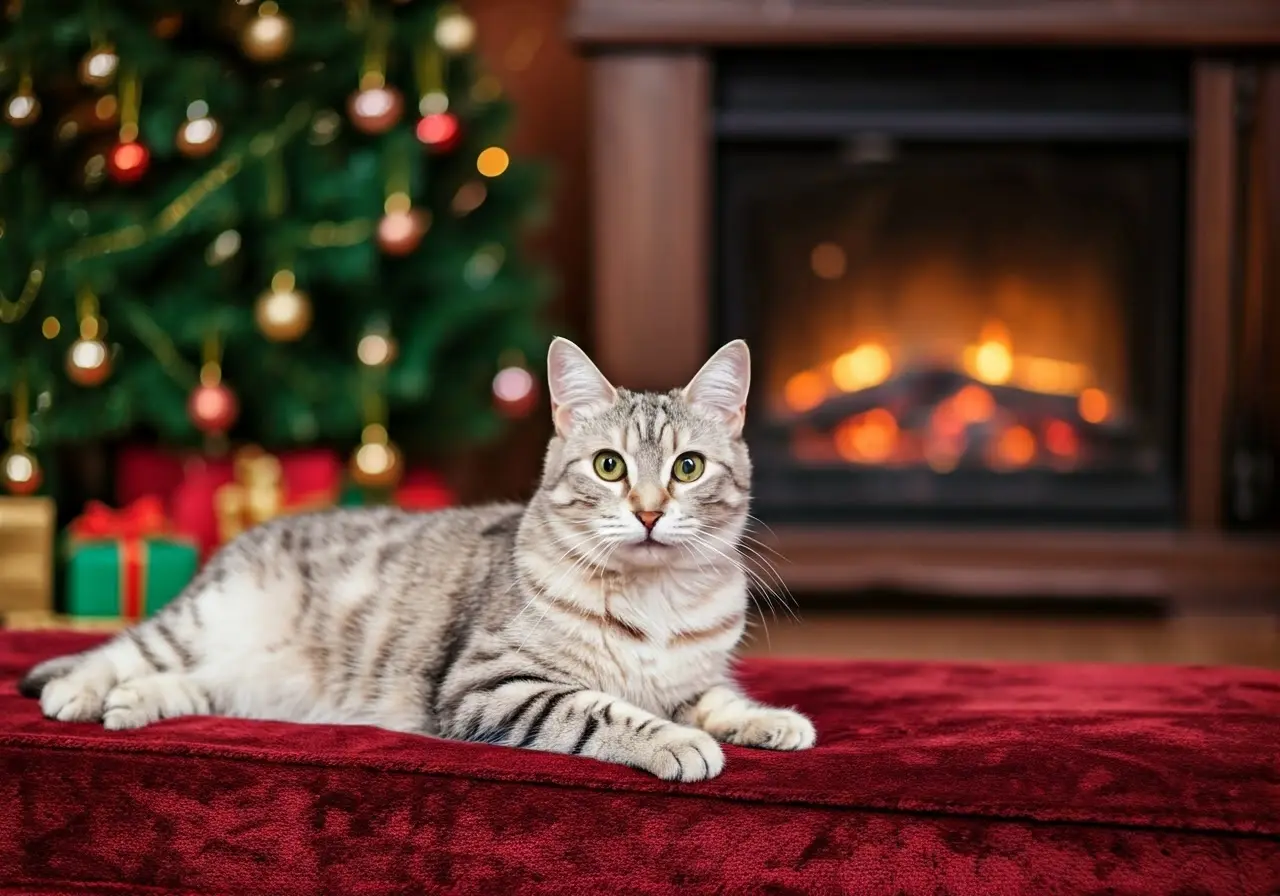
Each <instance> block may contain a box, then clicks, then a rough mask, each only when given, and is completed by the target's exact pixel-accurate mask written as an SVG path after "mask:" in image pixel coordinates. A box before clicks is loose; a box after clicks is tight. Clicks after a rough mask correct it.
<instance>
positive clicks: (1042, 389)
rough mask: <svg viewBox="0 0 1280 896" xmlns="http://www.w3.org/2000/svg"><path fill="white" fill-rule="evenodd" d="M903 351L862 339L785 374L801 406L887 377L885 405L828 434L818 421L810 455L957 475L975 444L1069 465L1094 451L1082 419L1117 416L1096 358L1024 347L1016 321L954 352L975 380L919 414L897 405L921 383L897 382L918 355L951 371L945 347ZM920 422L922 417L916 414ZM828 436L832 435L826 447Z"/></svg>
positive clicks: (926, 366) (1030, 460)
mask: <svg viewBox="0 0 1280 896" xmlns="http://www.w3.org/2000/svg"><path fill="white" fill-rule="evenodd" d="M895 351H897V349H895V348H893V347H891V346H890V345H888V344H884V343H881V342H875V341H862V342H859V343H857V344H855V345H854V346H853V347H852V348H850V349H849V350H848V351H845V352H844V353H842V354H840V355H838V356H836V358H835V360H833V361H830V362H828V363H825V364H820V365H817V366H814V367H811V368H809V369H807V370H802V371H800V372H799V373H796V374H794V375H793V376H791V378H790V379H788V380H787V381H786V383H785V387H784V389H783V395H782V397H783V400H784V401H785V404H786V406H787V407H788V408H789V409H790V410H791V411H792V412H795V413H804V412H806V411H810V410H813V409H814V408H817V407H819V406H820V405H823V404H824V403H826V402H838V401H843V400H846V399H844V398H842V396H853V395H856V394H857V393H860V392H867V390H871V389H874V388H876V387H878V386H882V385H884V384H886V383H888V384H889V385H888V386H887V387H886V388H887V389H888V390H889V391H887V392H886V393H885V398H884V399H881V398H880V397H879V396H877V397H876V398H874V399H871V401H875V402H876V404H881V403H882V402H883V404H884V405H887V406H877V407H873V408H872V409H871V410H866V411H863V412H861V413H852V414H851V415H850V416H848V417H846V418H845V419H844V420H843V421H841V422H840V423H839V424H837V425H836V426H835V428H834V430H828V431H827V432H828V433H829V435H827V436H823V435H822V434H821V431H820V429H813V430H806V431H807V432H809V436H808V439H809V442H807V443H806V444H807V446H808V447H807V448H805V451H806V452H807V453H808V454H809V455H812V456H813V457H814V458H817V457H819V456H821V454H822V452H823V451H825V452H827V454H826V456H827V457H828V458H830V457H831V456H832V455H831V452H832V451H834V455H835V456H838V457H840V458H842V459H843V460H845V461H847V462H849V463H856V464H892V465H910V464H919V463H923V464H927V465H928V466H929V468H930V469H932V470H933V471H934V472H937V473H950V472H951V471H953V470H955V469H957V467H958V466H959V465H960V464H961V463H962V462H963V461H964V458H965V457H966V456H968V454H969V453H970V451H971V450H972V451H977V452H979V456H981V457H982V458H983V459H984V462H985V463H986V464H988V465H989V466H990V467H992V468H993V469H997V470H1006V471H1011V470H1020V469H1024V468H1026V467H1028V466H1031V465H1032V464H1036V463H1047V464H1051V465H1052V466H1054V467H1056V468H1058V469H1060V470H1062V469H1069V468H1071V467H1073V466H1074V465H1075V464H1076V463H1077V462H1078V461H1079V460H1080V459H1081V457H1082V455H1083V456H1088V455H1087V449H1083V450H1082V447H1081V445H1082V439H1083V438H1084V436H1083V430H1081V429H1080V428H1079V427H1081V426H1086V425H1090V424H1092V425H1097V424H1100V423H1102V422H1103V421H1105V420H1107V419H1109V418H1110V417H1111V416H1112V415H1113V414H1114V409H1113V404H1112V402H1113V399H1112V397H1111V396H1110V395H1108V393H1107V392H1105V391H1103V389H1102V388H1100V387H1099V386H1098V385H1096V381H1095V376H1096V374H1095V372H1094V371H1093V370H1092V369H1091V368H1090V367H1089V366H1088V365H1085V364H1081V363H1077V362H1074V361H1067V360H1063V359H1060V358H1050V357H1041V356H1039V355H1033V354H1019V353H1018V352H1016V351H1015V344H1014V339H1013V337H1012V335H1011V334H1010V331H1009V327H1008V326H1007V325H1006V324H1005V323H1004V322H1003V321H1000V320H996V319H991V320H988V321H987V322H986V323H985V324H984V325H983V326H982V328H981V329H980V330H979V332H978V333H977V334H976V339H974V341H973V342H970V343H969V344H967V345H965V346H963V348H960V350H959V352H958V356H956V357H955V361H954V368H952V370H951V372H954V373H963V374H966V375H967V377H968V379H969V380H970V381H969V382H968V383H961V384H959V385H958V387H957V388H956V390H955V392H953V393H952V394H950V395H946V396H945V397H942V398H940V399H937V398H932V399H926V400H928V401H930V402H936V403H933V404H932V406H931V407H928V406H926V407H921V408H920V410H921V411H922V412H923V414H922V415H921V416H920V417H918V418H916V417H913V415H912V413H911V411H910V410H904V409H903V408H902V407H901V406H900V405H899V404H898V403H897V402H900V401H906V402H908V403H910V402H911V401H912V400H913V399H912V397H911V396H912V395H913V390H914V389H915V388H916V387H915V385H913V381H911V380H904V383H903V385H902V387H901V388H900V389H899V388H897V384H895V383H894V382H893V380H894V378H895V377H896V376H899V375H902V374H903V373H904V372H906V371H909V370H910V369H911V368H912V365H913V364H917V363H920V364H921V366H920V368H919V369H921V370H923V371H926V372H928V371H930V370H942V371H945V370H946V368H947V362H946V354H945V353H943V354H941V355H935V356H931V360H928V361H925V362H923V363H921V362H920V361H919V359H918V358H914V357H912V356H911V354H910V353H909V352H907V351H906V350H902V351H903V354H902V356H901V357H895ZM939 358H941V359H942V361H941V364H939V360H938V359H939ZM923 382H925V383H928V382H930V381H929V380H925V381H923ZM925 388H928V387H927V386H925ZM1014 393H1021V397H1019V396H1018V395H1017V394H1014ZM1026 393H1034V394H1036V395H1040V396H1044V397H1045V399H1046V401H1048V403H1046V404H1043V405H1037V404H1032V405H1027V402H1028V401H1033V399H1032V398H1031V397H1030V396H1028V395H1027V394H1026ZM1063 399H1065V400H1066V402H1074V404H1075V412H1076V414H1078V417H1077V416H1073V415H1072V414H1070V413H1069V411H1068V408H1069V407H1070V404H1067V406H1066V407H1064V406H1063ZM868 403H870V401H868ZM834 406H835V405H833V407H834ZM863 407H866V405H865V404H864V405H863ZM891 407H892V408H895V410H890V408H891ZM854 408H856V402H855V404H854ZM851 410H852V409H851ZM913 420H918V422H909V421H913ZM824 439H829V441H825V448H824V447H823V440H824ZM797 450H798V449H797Z"/></svg>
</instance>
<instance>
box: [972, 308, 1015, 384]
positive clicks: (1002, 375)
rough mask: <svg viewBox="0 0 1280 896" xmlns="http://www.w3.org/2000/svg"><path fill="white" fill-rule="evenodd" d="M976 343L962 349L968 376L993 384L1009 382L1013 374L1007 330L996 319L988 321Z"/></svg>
mask: <svg viewBox="0 0 1280 896" xmlns="http://www.w3.org/2000/svg"><path fill="white" fill-rule="evenodd" d="M978 340H979V342H978V344H977V345H971V346H969V347H968V348H966V349H965V351H964V358H963V362H964V368H965V370H966V371H967V372H968V374H969V375H970V376H972V377H973V378H974V379H976V380H981V381H982V382H984V383H990V384H991V385H993V386H1000V385H1003V384H1004V383H1007V382H1009V378H1010V377H1012V376H1013V350H1012V344H1013V343H1012V340H1011V339H1010V337H1009V330H1008V328H1007V327H1005V325H1004V324H1003V323H1001V322H1000V321H998V320H993V321H988V322H987V323H986V324H985V325H984V326H983V328H982V332H981V333H980V334H979V335H978Z"/></svg>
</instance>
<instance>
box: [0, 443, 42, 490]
mask: <svg viewBox="0 0 1280 896" xmlns="http://www.w3.org/2000/svg"><path fill="white" fill-rule="evenodd" d="M43 480H44V476H43V475H42V474H41V472H40V462H39V461H37V460H36V458H35V455H33V454H32V453H31V452H30V451H28V450H27V449H26V448H23V447H17V448H13V449H11V450H10V451H9V452H8V453H7V454H5V455H4V456H3V457H0V481H3V482H4V487H5V488H6V489H7V490H8V492H9V494H11V495H32V494H35V492H36V491H37V490H38V489H39V488H40V483H41V482H42V481H43Z"/></svg>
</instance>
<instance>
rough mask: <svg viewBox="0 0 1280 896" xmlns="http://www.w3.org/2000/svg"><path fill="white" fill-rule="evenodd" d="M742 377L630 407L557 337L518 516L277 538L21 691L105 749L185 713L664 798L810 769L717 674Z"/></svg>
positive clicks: (739, 507) (295, 520) (742, 604)
mask: <svg viewBox="0 0 1280 896" xmlns="http://www.w3.org/2000/svg"><path fill="white" fill-rule="evenodd" d="M750 368H751V361H750V354H749V352H748V349H747V346H746V344H745V343H744V342H742V341H740V340H739V341H735V342H730V343H729V344H727V345H725V346H724V347H723V348H721V349H720V350H719V351H718V352H716V353H715V354H714V355H713V356H712V357H711V358H710V360H708V361H707V362H706V364H705V365H704V366H703V367H702V369H701V370H700V371H699V372H698V374H697V375H696V376H695V377H694V378H693V379H692V380H691V381H690V382H689V384H688V385H687V386H686V387H685V388H684V389H676V390H673V391H670V392H667V393H663V394H659V393H650V392H631V391H627V390H625V389H621V388H615V387H614V386H613V385H612V384H610V382H609V381H608V380H607V379H606V378H605V377H604V375H603V374H601V372H600V371H599V369H597V367H596V366H595V364H593V363H592V361H591V360H590V358H588V357H587V355H586V354H585V353H584V352H583V351H582V349H580V348H578V346H576V345H574V344H573V343H572V342H570V341H568V340H566V339H563V338H557V339H556V340H555V341H554V342H553V343H552V344H551V346H550V349H549V351H548V356H547V383H548V387H549V391H550V394H551V409H552V416H553V419H554V429H555V431H554V435H553V436H552V438H551V440H550V443H549V445H548V448H547V452H546V458H545V464H544V468H543V473H542V479H541V484H540V486H539V488H538V490H537V492H536V494H535V495H534V497H533V498H532V500H531V501H530V502H529V503H528V505H527V506H520V505H516V504H497V505H491V506H484V507H476V508H468V509H448V510H442V511H437V512H433V513H409V512H405V511H402V510H398V509H394V508H388V507H378V508H355V509H338V510H329V511H320V512H315V513H309V514H303V515H298V516H292V517H284V518H278V519H275V520H272V521H270V522H268V523H265V524H263V525H261V526H259V527H257V528H255V529H252V530H250V531H248V532H246V533H244V534H242V535H240V536H239V537H238V538H237V539H235V540H234V541H232V542H231V543H229V544H228V545H226V546H225V547H224V548H222V549H221V550H220V551H219V552H218V553H217V554H216V555H215V556H214V557H213V558H212V559H211V560H210V562H209V563H208V564H207V565H206V566H205V567H204V568H203V569H202V570H201V572H200V573H199V574H198V575H197V577H196V578H195V579H194V580H193V581H192V582H191V583H190V585H189V586H188V587H187V588H186V589H185V590H184V592H183V593H182V594H181V595H179V597H178V598H176V599H175V600H174V601H173V602H172V603H171V604H169V605H168V606H166V607H165V608H164V609H163V610H161V611H160V612H159V613H158V614H157V615H155V616H154V617H152V618H150V619H147V620H145V621H143V622H141V623H139V624H137V625H135V626H134V627H132V628H129V629H127V630H125V631H123V632H122V633H120V634H119V635H118V636H116V637H115V638H114V639H112V640H110V641H108V642H106V643H105V644H103V645H101V646H99V647H95V648H93V649H90V650H87V651H85V652H83V653H80V654H76V655H73V656H67V657H60V658H57V659H53V660H49V661H46V662H43V663H41V664H39V665H37V666H36V667H35V668H33V669H32V670H31V671H30V672H29V673H28V674H27V676H26V677H25V678H24V680H23V681H22V682H21V684H20V688H19V689H20V691H21V692H22V693H23V694H24V695H26V696H29V697H38V698H39V700H40V705H41V709H42V710H43V712H44V714H45V715H46V716H48V717H49V718H52V719H57V720H60V721H66V722H77V721H101V722H102V723H103V724H104V725H105V726H106V727H107V728H110V729H127V728H137V727H140V726H143V725H147V724H150V723H152V722H155V721H157V720H160V719H171V718H175V717H178V716H185V715H193V714H198V715H222V716H231V717H238V718H245V719H274V720H282V721H290V722H303V723H327V724H364V725H373V726H378V727H381V728H386V729H391V730H395V731H404V732H414V733H418V734H423V735H431V736H437V737H444V738H452V739H458V740H466V741H480V742H486V743H491V744H503V745H508V746H513V747H525V748H531V749H534V750H543V751H551V752H557V753H568V754H575V755H582V756H587V757H593V758H595V759H598V760H603V761H605V762H612V763H619V764H622V765H627V766H631V767H634V768H637V769H642V770H644V771H647V772H650V773H652V774H654V775H657V776H658V777H660V778H663V779H666V780H673V781H699V780H703V779H707V778H713V777H715V776H716V775H718V774H719V773H720V772H721V770H722V769H723V767H724V754H723V752H722V750H721V748H720V745H719V742H726V743H732V744H739V745H742V746H747V747H762V748H766V749H774V750H798V749H805V748H808V747H812V746H813V745H814V742H815V739H816V735H815V731H814V727H813V725H812V723H811V722H810V721H809V719H808V718H806V717H805V716H803V715H801V714H800V713H798V712H796V711H795V710H793V709H782V708H774V707H769V706H765V705H762V704H760V703H757V702H756V701H754V700H752V699H751V698H750V697H748V696H746V695H744V694H743V693H742V691H741V690H740V689H739V688H738V687H737V686H736V685H735V684H734V681H733V678H732V675H731V662H732V652H733V648H734V647H735V645H736V644H737V643H738V641H739V640H740V638H741V637H742V634H743V630H744V626H745V623H746V612H747V601H748V592H747V587H748V583H747V579H746V573H745V570H744V568H743V563H742V561H741V558H740V556H739V543H740V539H741V538H742V536H743V533H744V531H745V528H746V524H747V519H748V502H749V497H750V496H749V492H750V484H751V462H750V458H749V456H748V453H747V447H746V445H745V443H744V442H743V438H742V430H743V424H744V419H745V412H746V401H747V392H748V386H749V383H750Z"/></svg>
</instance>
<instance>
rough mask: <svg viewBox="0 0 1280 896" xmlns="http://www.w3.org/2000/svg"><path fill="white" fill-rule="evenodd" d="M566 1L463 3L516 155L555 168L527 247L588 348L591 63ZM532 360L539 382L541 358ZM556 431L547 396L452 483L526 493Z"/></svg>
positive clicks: (487, 491) (562, 323)
mask: <svg viewBox="0 0 1280 896" xmlns="http://www.w3.org/2000/svg"><path fill="white" fill-rule="evenodd" d="M569 5H570V0H466V2H465V6H466V9H467V12H468V13H469V14H470V15H471V16H472V18H473V19H474V20H475V22H476V32H477V40H478V50H479V52H480V55H481V57H482V59H483V60H484V63H485V67H486V69H487V70H488V71H489V72H491V73H492V75H493V76H494V77H496V78H497V79H498V81H499V82H500V83H501V85H502V89H503V90H504V91H505V92H506V95H507V97H508V99H510V101H511V103H512V105H513V106H514V108H515V128H514V131H513V133H512V135H511V147H510V148H511V150H512V152H513V153H515V154H516V155H517V156H519V157H522V158H531V159H534V160H536V161H538V162H541V163H543V164H546V165H548V166H549V167H550V169H551V170H550V171H549V174H550V176H549V177H548V190H549V195H548V197H547V200H548V206H549V215H548V219H547V221H546V223H545V225H544V226H542V227H540V228H538V229H537V230H536V231H535V232H533V233H531V234H530V238H529V243H528V250H529V252H530V253H531V254H532V255H533V257H535V258H537V259H538V260H539V261H540V262H541V263H543V264H545V265H547V266H548V267H549V268H550V269H551V272H552V273H553V275H554V276H555V278H556V282H557V285H558V290H557V292H556V294H555V296H554V297H553V299H552V301H551V303H550V305H549V307H548V309H547V319H548V321H549V322H550V323H551V324H552V326H553V328H554V331H555V332H557V333H562V334H564V335H566V336H569V337H570V338H572V339H575V340H581V341H582V342H583V343H589V342H590V339H589V332H590V328H589V323H588V321H589V311H590V304H591V303H590V301H589V295H590V292H591V284H590V274H589V263H590V251H589V242H590V241H589V236H588V231H589V202H588V190H589V185H588V178H587V164H588V162H587V64H586V62H585V60H583V59H582V57H581V55H580V54H579V53H578V52H577V50H576V48H575V47H574V46H573V45H572V44H571V43H570V42H569V40H568V38H567V35H566V34H565V31H564V20H565V17H566V15H567V14H568V10H569ZM528 360H529V364H530V367H531V368H532V370H533V371H534V374H535V375H536V376H537V377H538V379H539V382H541V379H542V371H543V366H544V364H545V361H544V359H542V358H530V359H528ZM543 391H544V392H545V390H543ZM550 435H551V423H550V411H549V409H548V407H547V404H546V398H545V395H544V396H543V397H542V400H541V402H540V403H539V405H538V407H537V408H536V410H534V411H533V412H532V413H531V415H530V416H529V417H528V418H527V419H524V420H520V421H516V422H514V423H512V424H511V425H510V426H509V428H508V429H507V431H506V433H505V434H504V435H503V437H502V438H501V439H500V440H498V441H497V442H496V443H494V444H492V445H486V446H482V447H480V448H478V449H476V450H472V451H469V452H467V453H466V454H464V455H460V456H456V457H453V458H450V459H449V461H448V464H449V465H448V469H447V471H446V472H447V475H448V477H449V480H450V482H451V483H452V484H453V485H454V487H455V488H456V489H457V490H458V492H459V494H460V495H461V497H462V500H464V501H466V502H468V503H471V502H478V501H488V500H495V499H508V498H518V497H523V496H525V495H528V494H529V493H530V492H531V491H532V490H533V487H534V486H535V484H536V483H537V479H538V471H539V467H540V465H541V463H542V457H543V452H544V450H545V446H546V441H547V439H548V438H549V437H550Z"/></svg>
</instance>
